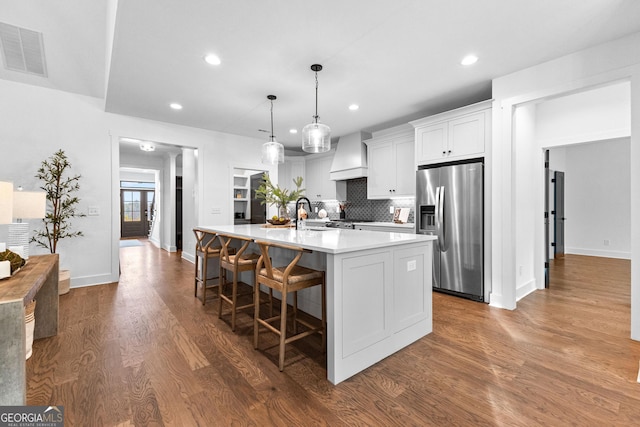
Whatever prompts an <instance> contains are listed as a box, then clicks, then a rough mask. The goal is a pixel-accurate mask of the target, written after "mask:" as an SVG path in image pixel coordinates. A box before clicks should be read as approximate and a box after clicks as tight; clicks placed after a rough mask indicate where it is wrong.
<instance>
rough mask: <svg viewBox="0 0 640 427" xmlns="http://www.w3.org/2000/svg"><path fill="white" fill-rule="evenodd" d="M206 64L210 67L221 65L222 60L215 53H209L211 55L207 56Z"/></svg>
mask: <svg viewBox="0 0 640 427" xmlns="http://www.w3.org/2000/svg"><path fill="white" fill-rule="evenodd" d="M204 62H206V63H207V64H209V65H220V64H221V63H222V61H220V58H219V57H218V55H216V54H214V53H209V54H207V55H205V57H204Z"/></svg>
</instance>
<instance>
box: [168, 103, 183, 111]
mask: <svg viewBox="0 0 640 427" xmlns="http://www.w3.org/2000/svg"><path fill="white" fill-rule="evenodd" d="M169 107H171V108H173V109H174V110H182V105H180V104H178V103H177V102H172V103H171V104H169Z"/></svg>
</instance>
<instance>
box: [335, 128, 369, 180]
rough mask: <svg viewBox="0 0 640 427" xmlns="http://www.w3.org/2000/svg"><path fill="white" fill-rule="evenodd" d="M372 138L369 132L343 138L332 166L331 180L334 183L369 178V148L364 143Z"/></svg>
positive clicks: (339, 141)
mask: <svg viewBox="0 0 640 427" xmlns="http://www.w3.org/2000/svg"><path fill="white" fill-rule="evenodd" d="M369 138H371V134H369V133H367V132H355V133H352V134H349V135H345V136H341V137H340V139H339V140H338V144H337V146H336V153H335V155H334V156H333V163H332V164H331V173H330V174H329V178H331V179H332V180H334V181H341V180H345V179H353V178H363V177H366V176H367V147H366V145H365V144H364V143H363V142H362V141H364V140H365V139H369Z"/></svg>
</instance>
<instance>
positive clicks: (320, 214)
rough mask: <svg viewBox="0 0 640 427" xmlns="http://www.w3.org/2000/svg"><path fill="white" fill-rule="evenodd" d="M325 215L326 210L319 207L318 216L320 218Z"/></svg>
mask: <svg viewBox="0 0 640 427" xmlns="http://www.w3.org/2000/svg"><path fill="white" fill-rule="evenodd" d="M326 217H327V211H326V210H324V209H320V210H319V211H318V218H320V219H324V218H326Z"/></svg>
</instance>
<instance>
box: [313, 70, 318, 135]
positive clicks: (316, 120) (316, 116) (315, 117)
mask: <svg viewBox="0 0 640 427" xmlns="http://www.w3.org/2000/svg"><path fill="white" fill-rule="evenodd" d="M313 119H314V120H315V122H316V123H318V72H317V71H316V115H315V116H313Z"/></svg>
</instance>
